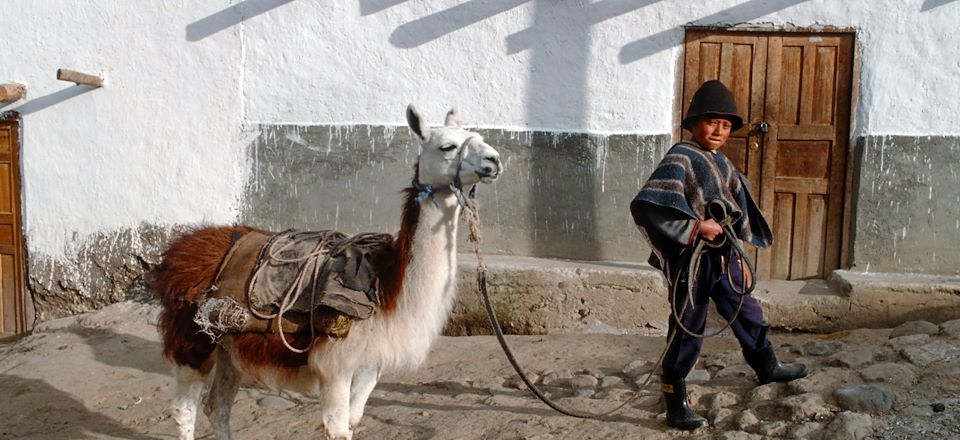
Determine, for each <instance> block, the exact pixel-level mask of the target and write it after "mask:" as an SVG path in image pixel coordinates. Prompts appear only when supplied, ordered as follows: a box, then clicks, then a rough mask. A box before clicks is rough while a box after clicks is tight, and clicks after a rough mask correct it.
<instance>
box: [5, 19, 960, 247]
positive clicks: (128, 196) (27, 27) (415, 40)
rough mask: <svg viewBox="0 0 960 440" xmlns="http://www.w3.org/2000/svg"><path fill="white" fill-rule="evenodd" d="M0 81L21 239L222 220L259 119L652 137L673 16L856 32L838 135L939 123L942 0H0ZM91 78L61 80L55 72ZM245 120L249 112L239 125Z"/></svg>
mask: <svg viewBox="0 0 960 440" xmlns="http://www.w3.org/2000/svg"><path fill="white" fill-rule="evenodd" d="M0 6H2V8H3V13H2V14H0V29H3V34H4V38H3V39H2V42H0V48H2V53H3V57H2V58H0V82H12V81H16V82H21V83H24V84H26V85H27V86H28V87H29V91H28V98H27V99H26V100H23V101H19V102H16V103H13V104H8V105H4V106H2V107H0V111H5V110H16V111H19V112H21V113H22V115H23V131H22V132H23V143H22V169H23V213H24V221H25V235H26V237H27V240H28V242H27V243H28V247H29V250H30V252H31V254H33V255H46V256H51V257H53V258H58V257H63V256H69V255H70V253H71V252H73V251H74V250H75V249H76V248H77V247H78V246H80V245H81V244H82V243H83V242H84V241H85V240H86V239H87V238H88V237H91V236H93V235H95V234H97V233H99V232H109V231H115V230H120V229H124V228H135V227H137V225H139V224H141V223H153V224H178V223H197V222H211V223H223V222H229V221H232V220H234V219H235V218H236V216H237V211H238V209H237V206H238V203H239V200H238V199H239V198H240V197H241V194H242V191H243V185H244V182H245V181H246V175H245V173H246V172H247V169H248V168H249V167H248V165H247V164H246V163H245V161H246V160H247V159H246V158H247V155H246V152H245V147H246V145H247V143H248V139H249V138H250V135H251V133H248V132H247V130H245V128H244V127H249V126H253V124H257V123H295V124H352V123H364V124H393V125H405V122H404V119H403V110H404V108H405V107H406V105H407V103H410V102H414V103H416V104H417V105H418V107H420V109H421V111H422V112H423V113H424V114H425V115H427V117H428V118H430V119H431V120H439V119H440V118H441V117H442V114H443V112H445V111H446V109H447V108H448V106H450V105H458V106H459V107H460V108H461V111H462V114H463V121H464V123H466V124H469V125H471V126H481V127H498V128H517V129H545V130H562V131H589V132H595V133H612V132H615V133H641V134H665V133H670V132H671V130H672V124H673V109H674V96H675V91H676V81H677V78H678V77H679V72H678V68H679V58H680V56H681V46H680V45H681V42H682V39H683V28H682V26H684V25H686V24H699V25H715V24H744V23H746V24H754V25H761V26H768V27H769V28H771V29H773V28H781V27H804V28H808V27H809V28H816V27H819V26H824V27H832V28H850V29H856V30H857V31H858V45H859V46H860V47H861V62H862V71H861V78H860V81H861V88H860V102H859V105H858V114H857V115H856V122H857V128H856V132H855V135H867V134H901V135H911V134H925V135H956V134H960V131H958V129H957V128H956V126H955V125H948V124H946V123H944V121H947V120H956V119H958V118H960V100H957V99H955V97H957V96H960V81H957V80H956V74H957V72H958V71H960V64H958V63H960V61H958V60H960V32H958V31H957V30H956V23H957V22H958V21H960V2H958V1H954V0H857V1H844V2H840V1H835V0H746V1H745V0H715V1H711V2H678V1H668V0H661V1H654V0H644V1H619V0H599V1H572V0H565V1H556V0H429V1H428V0H408V1H403V0H358V1H340V2H330V1H312V0H246V1H228V0H218V1H202V2H195V1H186V0H179V1H164V2H160V1H149V2H127V1H116V0H84V1H79V0H76V1H65V0H5V1H4V2H3V4H2V5H0ZM60 67H65V68H70V69H73V70H79V71H84V72H90V73H102V74H103V75H105V76H106V78H107V80H108V85H107V86H106V87H104V88H102V89H96V90H90V91H86V92H84V93H79V94H78V93H77V91H79V90H83V89H79V88H75V87H74V86H73V85H71V84H69V83H65V82H61V81H57V80H56V79H55V72H56V69H57V68H60ZM247 124H249V125H247Z"/></svg>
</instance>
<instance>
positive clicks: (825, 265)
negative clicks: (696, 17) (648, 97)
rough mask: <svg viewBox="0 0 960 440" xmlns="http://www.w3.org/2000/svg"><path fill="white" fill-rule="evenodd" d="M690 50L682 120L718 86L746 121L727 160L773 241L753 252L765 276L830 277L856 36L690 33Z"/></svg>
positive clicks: (836, 261)
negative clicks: (701, 91) (707, 87)
mask: <svg viewBox="0 0 960 440" xmlns="http://www.w3.org/2000/svg"><path fill="white" fill-rule="evenodd" d="M684 48H685V51H686V54H685V62H684V69H685V70H684V83H683V84H684V85H683V108H682V110H681V111H683V112H685V111H686V109H687V107H688V106H689V102H690V100H691V98H692V96H693V93H694V92H695V91H696V90H697V88H698V87H699V86H700V84H702V83H703V82H704V81H707V80H710V79H719V80H721V81H722V82H723V83H724V84H726V85H727V87H729V88H730V89H731V90H732V91H733V93H734V98H735V99H736V100H737V105H738V106H739V110H740V113H741V116H745V121H744V122H745V127H744V128H742V129H740V130H738V131H737V132H735V133H733V134H731V137H730V141H728V143H727V145H726V146H725V147H724V148H723V152H724V154H726V155H727V156H728V157H729V158H730V160H731V161H732V162H733V163H734V165H735V166H737V167H738V168H739V169H740V170H741V172H742V173H743V174H744V175H746V176H747V178H748V179H749V180H750V181H751V182H752V183H753V185H754V191H753V193H754V196H756V197H757V198H758V202H759V204H760V208H761V210H762V211H763V213H764V216H765V217H766V218H767V221H768V222H769V223H770V226H771V228H772V230H773V233H774V244H773V246H772V247H771V248H769V249H765V250H760V251H758V252H755V253H754V256H755V257H756V263H757V264H756V265H757V273H758V276H759V277H760V278H761V279H767V278H773V279H800V278H810V277H825V276H826V275H827V274H829V272H830V271H832V270H833V269H836V268H838V267H839V265H840V254H841V249H840V246H841V228H842V223H843V218H842V214H843V213H842V208H843V195H844V192H843V189H844V188H843V184H844V172H845V166H846V164H845V160H846V147H847V135H848V134H847V133H848V128H847V127H848V125H849V107H850V84H851V80H852V78H851V75H852V72H851V66H852V56H853V36H852V35H851V34H813V33H779V34H778V33H762V32H726V31H710V30H691V31H689V32H688V33H687V40H686V43H685V47H684ZM681 118H682V115H681ZM761 122H766V123H767V124H768V126H769V130H768V132H766V133H761V132H760V131H759V130H757V129H756V127H758V126H759V124H760V123H761ZM758 186H759V187H758Z"/></svg>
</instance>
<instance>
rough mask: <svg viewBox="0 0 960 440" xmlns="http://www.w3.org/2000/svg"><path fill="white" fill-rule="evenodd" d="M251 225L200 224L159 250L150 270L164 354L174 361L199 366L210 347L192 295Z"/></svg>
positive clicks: (205, 283)
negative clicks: (156, 262) (160, 253)
mask: <svg viewBox="0 0 960 440" xmlns="http://www.w3.org/2000/svg"><path fill="white" fill-rule="evenodd" d="M252 230H253V229H251V228H249V227H246V226H226V227H203V228H200V229H197V230H195V231H192V232H189V233H187V234H184V235H182V236H181V237H179V238H177V239H176V240H174V241H173V243H171V245H170V247H168V248H167V250H166V251H165V252H164V253H163V260H162V261H161V263H160V265H159V266H157V268H156V269H154V270H153V271H152V272H151V273H150V275H149V280H148V281H149V284H150V287H151V288H152V290H153V292H154V296H155V297H156V298H157V299H158V300H159V301H160V305H161V306H162V311H161V313H160V320H159V322H158V324H157V327H158V330H159V331H160V334H161V336H162V338H163V356H164V357H165V358H167V359H168V360H170V361H172V362H175V363H176V364H178V365H189V366H190V367H192V368H195V369H198V370H199V369H202V368H203V366H204V365H205V364H206V362H207V360H208V359H209V358H210V354H211V353H213V349H214V343H213V341H211V340H210V337H208V336H207V335H204V334H200V333H199V331H200V326H198V325H197V324H196V323H195V322H193V317H194V315H195V314H196V312H197V304H196V301H197V299H198V298H199V297H200V295H201V294H202V292H203V290H204V289H206V288H207V287H209V286H210V284H212V283H213V278H214V276H216V271H217V268H218V267H219V266H220V264H221V262H222V261H223V258H224V257H225V256H226V254H227V252H228V251H229V250H230V247H231V246H232V245H233V243H234V242H235V241H236V240H237V239H239V238H240V237H242V236H244V235H246V234H247V233H249V232H251V231H252Z"/></svg>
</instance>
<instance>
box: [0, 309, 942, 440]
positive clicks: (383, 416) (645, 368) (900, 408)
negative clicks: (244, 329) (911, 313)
mask: <svg viewBox="0 0 960 440" xmlns="http://www.w3.org/2000/svg"><path fill="white" fill-rule="evenodd" d="M156 311H157V310H156V307H155V306H153V305H150V304H137V303H122V304H118V305H114V306H110V307H108V308H106V309H104V310H101V311H100V312H97V313H93V314H88V315H82V316H78V317H74V318H68V319H63V320H58V321H53V322H49V323H45V324H44V325H43V326H42V327H41V328H39V329H38V330H37V331H36V332H34V334H32V335H30V336H27V337H25V338H22V339H20V340H18V341H15V342H12V343H6V344H0V394H2V395H3V396H4V404H3V405H0V438H18V439H20V438H28V439H48V438H93V439H103V438H111V439H112V438H124V439H157V438H171V437H173V436H175V432H176V431H175V428H174V425H173V422H172V420H171V419H170V416H169V410H168V409H167V407H168V404H169V399H170V397H171V395H172V387H171V382H170V380H171V377H170V370H169V367H168V366H167V365H165V363H164V362H163V361H162V360H161V358H160V344H159V342H158V337H157V334H156V331H155V329H154V323H155V320H156ZM772 339H773V340H774V342H775V343H776V344H777V351H778V353H779V356H780V358H781V360H782V361H784V362H805V363H807V364H808V365H809V366H810V367H811V370H812V371H811V374H810V375H809V376H808V377H807V378H804V379H800V380H796V381H794V382H791V383H787V384H767V385H762V386H758V385H757V384H756V380H755V377H754V375H753V372H752V371H751V370H750V369H749V367H747V366H746V364H745V362H744V361H743V358H742V356H741V354H740V352H739V349H738V348H737V346H736V341H735V339H734V338H733V337H732V336H731V335H721V337H717V338H712V339H710V340H708V341H706V344H705V346H704V353H703V356H702V357H701V362H700V363H699V364H698V366H697V368H696V369H695V370H694V372H693V373H692V374H691V375H690V377H689V378H688V384H689V390H690V393H689V394H690V400H691V403H692V405H693V407H694V409H695V410H697V411H698V412H700V413H701V414H703V415H704V416H706V417H707V418H708V419H709V420H710V422H711V425H710V427H708V428H704V429H701V430H698V431H696V432H694V433H684V432H679V431H676V430H673V429H670V428H668V427H667V426H665V424H664V423H663V413H662V411H663V409H662V403H661V401H660V396H659V393H658V392H657V390H656V385H657V383H656V381H654V383H653V384H652V385H651V386H650V387H648V389H646V390H643V391H642V392H641V393H640V395H639V397H637V398H635V399H632V400H631V398H632V397H633V396H634V395H635V394H636V392H637V389H638V388H639V385H640V384H642V382H643V381H644V379H645V378H646V377H647V373H648V372H649V371H651V369H652V368H653V367H654V363H655V361H656V359H657V357H658V356H659V354H660V351H661V350H662V348H663V343H664V338H663V337H662V336H639V335H624V334H571V335H548V336H511V337H509V342H510V344H511V346H512V348H513V349H514V351H515V353H516V354H517V357H518V359H519V360H520V362H521V363H522V364H523V365H524V366H525V367H526V369H527V371H530V372H531V373H532V374H533V375H534V376H535V378H536V381H537V384H539V386H541V387H542V388H543V389H544V390H545V391H546V392H548V393H549V394H550V396H551V397H552V398H554V399H556V400H557V401H558V402H559V403H561V404H562V405H564V406H566V407H569V408H572V409H576V410H580V411H593V412H599V411H604V410H608V409H611V408H614V407H616V406H617V405H620V404H621V403H623V402H625V401H628V400H629V403H627V405H626V406H625V407H624V408H622V409H621V410H620V411H618V412H616V413H615V415H613V416H612V417H610V418H609V419H608V420H604V421H598V420H589V419H587V420H585V419H577V418H572V417H567V416H563V415H561V414H559V413H556V412H554V411H553V410H551V409H549V408H547V407H546V406H545V405H544V404H542V403H541V402H540V401H538V400H536V399H535V398H534V397H533V395H532V394H531V393H529V391H527V390H525V389H524V387H525V386H524V385H523V384H522V383H521V382H520V381H519V378H518V377H517V376H516V374H515V373H514V372H513V370H512V368H511V367H510V366H509V364H508V363H507V362H506V359H505V357H504V355H503V353H502V352H501V351H500V347H499V345H498V344H497V342H496V340H495V338H493V337H490V336H472V337H443V338H441V339H440V340H439V341H438V343H437V344H436V346H435V348H434V349H433V350H432V351H431V354H430V357H429V359H428V361H427V363H426V364H425V365H424V366H423V367H422V368H420V369H418V370H416V371H412V372H403V373H396V372H394V373H388V374H385V375H384V377H383V378H382V380H381V383H380V384H379V385H378V386H377V389H376V390H375V391H374V393H373V395H372V396H371V398H370V400H369V402H368V405H367V408H366V414H365V416H364V418H363V420H362V421H361V423H360V425H359V426H358V427H357V429H356V432H355V436H354V438H356V439H386V438H389V439H434V438H436V439H539V440H543V439H610V438H618V439H619V438H627V439H674V438H690V437H692V438H703V439H779V438H787V439H790V438H794V439H831V440H832V439H938V440H939V439H951V438H960V320H958V321H951V322H946V323H942V324H939V325H937V324H932V323H929V322H922V321H917V322H910V323H906V324H904V325H902V326H900V327H897V328H894V329H857V330H850V331H843V332H838V333H832V334H825V335H818V334H795V333H776V334H774V335H773V337H772ZM318 408H319V403H318V402H316V401H314V400H311V399H308V398H305V397H302V396H296V395H290V394H278V393H275V392H269V391H265V390H261V389H258V388H256V387H254V386H253V385H252V384H245V385H244V386H243V388H242V389H241V392H240V395H239V396H238V398H237V401H236V404H235V406H234V408H233V419H232V427H233V431H234V438H237V439H261V438H284V439H301V438H303V439H306V438H320V435H321V434H320V433H321V432H322V431H319V429H320V420H319V417H318V412H319V411H318ZM199 418H200V420H199V422H198V437H199V438H211V437H210V436H211V431H210V428H209V424H208V422H207V421H206V419H205V418H204V417H203V416H202V415H201V416H200V417H199Z"/></svg>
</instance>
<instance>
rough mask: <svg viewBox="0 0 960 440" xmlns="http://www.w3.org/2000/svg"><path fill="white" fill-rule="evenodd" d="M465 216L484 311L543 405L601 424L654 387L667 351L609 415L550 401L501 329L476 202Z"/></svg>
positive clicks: (521, 374) (527, 383) (607, 412)
mask: <svg viewBox="0 0 960 440" xmlns="http://www.w3.org/2000/svg"><path fill="white" fill-rule="evenodd" d="M463 216H464V221H465V222H466V223H467V226H468V227H469V228H470V233H469V236H468V240H469V241H470V243H472V244H473V253H474V255H476V257H477V287H478V288H479V290H480V296H481V297H482V298H483V305H484V308H485V309H486V310H487V317H488V318H489V319H490V325H491V326H492V327H493V331H494V333H495V334H496V336H497V341H498V342H500V348H502V349H503V353H504V354H505V355H506V356H507V360H508V361H510V365H511V366H513V369H514V371H516V372H517V374H518V375H519V376H520V379H521V380H523V383H524V384H526V385H527V388H529V389H530V391H531V392H533V394H534V395H536V396H537V398H539V399H540V401H542V402H543V403H545V404H546V405H547V406H549V407H550V408H553V409H554V410H555V411H557V412H559V413H561V414H564V415H568V416H571V417H576V418H580V419H598V420H601V419H606V418H608V417H609V416H610V415H611V414H613V413H615V412H617V411H619V410H620V409H622V408H623V407H625V406H627V404H629V403H631V402H633V401H634V400H636V399H637V398H639V397H640V392H641V391H643V390H644V389H645V388H646V387H647V385H649V384H650V379H651V378H652V377H653V373H654V372H656V371H657V368H659V367H660V364H661V363H662V362H663V358H664V356H666V354H667V350H666V349H664V350H663V352H662V353H660V359H658V360H657V365H656V366H655V367H654V368H653V370H651V372H650V373H649V374H648V375H647V379H646V380H645V381H644V382H643V385H641V386H640V388H639V389H637V390H636V391H635V392H634V395H633V396H631V397H630V398H629V399H627V400H626V401H624V402H623V403H621V404H620V405H618V406H617V407H615V408H613V409H611V410H609V411H605V412H601V413H591V412H584V411H576V410H571V409H566V408H564V407H562V406H560V405H559V404H557V403H556V402H554V401H552V400H550V398H549V397H547V396H546V395H545V394H544V393H543V391H541V390H540V388H537V386H536V385H534V383H533V381H531V380H530V378H528V377H527V374H526V373H524V371H523V368H521V367H520V364H519V363H518V362H517V359H516V357H514V355H513V351H512V350H510V346H509V345H507V340H506V338H505V337H504V336H503V331H502V330H501V329H500V323H499V322H498V321H497V317H496V314H495V313H494V310H493V305H492V304H491V303H490V295H489V293H488V292H487V267H486V265H485V264H484V263H483V256H482V255H480V230H479V223H480V217H479V214H478V213H477V209H476V202H475V201H474V202H473V203H470V204H468V205H466V206H464V209H463ZM672 340H673V337H671V338H670V341H668V342H667V346H668V347H669V346H670V342H672Z"/></svg>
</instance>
